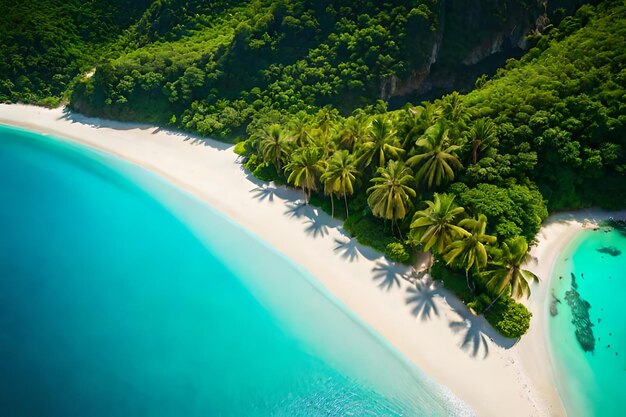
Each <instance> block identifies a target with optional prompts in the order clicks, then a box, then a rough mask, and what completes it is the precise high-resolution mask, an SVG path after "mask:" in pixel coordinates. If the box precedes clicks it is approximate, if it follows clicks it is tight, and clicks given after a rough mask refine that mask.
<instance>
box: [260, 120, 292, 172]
mask: <svg viewBox="0 0 626 417" xmlns="http://www.w3.org/2000/svg"><path fill="white" fill-rule="evenodd" d="M259 138H260V140H261V142H260V144H259V149H260V151H261V155H262V156H263V160H264V161H265V162H271V163H273V164H274V167H276V171H277V172H279V173H280V172H281V169H282V162H283V159H285V158H286V157H287V156H289V139H288V137H287V135H286V134H285V132H284V131H283V128H282V127H281V126H280V125H277V124H273V125H269V126H267V127H266V128H265V129H263V130H262V131H261V133H260V134H259Z"/></svg>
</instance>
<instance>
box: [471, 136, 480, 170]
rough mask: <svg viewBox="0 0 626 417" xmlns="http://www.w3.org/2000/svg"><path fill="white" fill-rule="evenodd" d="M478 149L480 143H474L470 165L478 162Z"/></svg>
mask: <svg viewBox="0 0 626 417" xmlns="http://www.w3.org/2000/svg"><path fill="white" fill-rule="evenodd" d="M479 147H480V141H478V140H477V141H474V146H472V164H475V163H476V162H478V148H479Z"/></svg>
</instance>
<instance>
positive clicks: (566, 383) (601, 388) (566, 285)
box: [549, 228, 626, 417]
mask: <svg viewBox="0 0 626 417" xmlns="http://www.w3.org/2000/svg"><path fill="white" fill-rule="evenodd" d="M572 274H573V275H574V283H575V286H576V291H577V292H578V294H579V297H580V299H581V300H582V301H581V302H582V303H588V304H586V305H587V307H588V310H587V313H588V318H589V323H590V324H591V326H590V329H591V332H592V334H593V337H592V338H591V339H590V340H593V342H594V343H591V344H585V346H587V351H585V349H583V345H582V344H581V343H580V342H579V341H578V339H577V337H576V326H575V325H574V324H573V323H572V319H573V317H574V316H573V313H572V309H571V308H570V306H569V305H568V303H567V293H568V292H570V291H572ZM552 288H553V291H554V292H553V294H554V295H555V296H556V297H557V298H558V299H559V300H560V301H561V302H560V303H559V304H558V305H557V307H558V315H557V316H555V317H552V318H551V320H550V323H549V328H550V340H551V344H552V352H553V355H554V361H555V366H556V368H557V376H558V388H559V392H560V394H561V397H562V398H563V401H564V404H565V406H566V409H567V412H568V415H570V416H571V417H579V416H580V417H595V416H601V417H613V416H615V417H620V416H623V415H625V413H626V396H625V395H624V382H626V322H625V317H626V314H625V313H624V311H625V310H624V294H626V236H624V235H623V234H621V233H620V232H618V231H616V230H609V229H605V228H601V229H600V230H586V231H583V232H581V233H580V235H579V236H577V238H576V239H574V241H572V243H571V244H570V245H569V246H568V247H567V248H566V249H565V251H564V252H563V253H562V254H561V255H560V259H558V262H557V265H556V267H555V270H554V272H553V277H552ZM571 294H572V293H570V295H571ZM579 322H580V320H579ZM583 340H589V339H585V338H583Z"/></svg>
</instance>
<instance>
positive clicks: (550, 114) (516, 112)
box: [467, 0, 626, 239]
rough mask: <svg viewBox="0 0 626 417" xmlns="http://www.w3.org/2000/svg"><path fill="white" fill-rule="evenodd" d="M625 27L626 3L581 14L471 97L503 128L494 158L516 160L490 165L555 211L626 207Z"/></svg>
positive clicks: (474, 104) (610, 3) (482, 112)
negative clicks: (505, 170)
mask: <svg viewBox="0 0 626 417" xmlns="http://www.w3.org/2000/svg"><path fill="white" fill-rule="evenodd" d="M625 21H626V5H625V4H624V3H623V2H619V1H610V0H609V1H603V2H602V3H601V4H600V5H598V6H595V7H594V6H590V5H586V6H584V7H581V9H580V10H579V11H578V12H577V13H576V15H575V16H571V17H567V18H565V19H563V21H562V22H561V24H560V25H559V27H558V29H553V30H552V31H551V32H550V34H549V35H547V36H544V37H543V38H541V39H540V40H539V42H538V44H537V46H536V47H535V48H534V49H532V50H531V51H529V53H528V54H526V55H525V56H524V57H522V58H521V59H520V60H519V61H515V60H513V61H511V62H510V63H509V64H508V65H507V67H506V68H505V69H501V70H498V73H497V75H496V76H495V77H494V79H492V80H489V81H487V82H485V83H484V84H483V86H482V87H481V88H479V89H477V90H475V91H473V92H472V93H470V94H469V95H468V96H467V103H468V106H469V107H471V108H472V109H473V112H474V113H475V114H477V115H480V116H487V117H490V118H491V119H492V120H493V121H494V123H495V124H496V125H497V130H498V137H499V146H498V149H497V153H494V155H510V157H509V158H510V159H509V161H503V160H502V158H501V157H499V158H500V162H497V158H494V159H493V162H491V164H494V163H498V164H500V165H502V164H505V165H508V166H509V167H510V170H511V174H513V175H514V176H516V177H518V178H519V180H521V181H522V183H523V181H524V178H528V179H531V180H532V181H533V182H535V183H536V184H537V186H538V188H539V190H540V191H541V193H542V194H543V196H544V198H545V199H546V200H547V203H548V207H549V208H550V210H560V209H572V208H580V207H588V206H594V205H596V206H597V205H600V206H604V207H608V208H617V207H618V206H622V207H623V203H622V202H620V201H619V199H618V198H615V196H617V195H624V194H626V154H625V152H624V149H625V147H626V135H625V133H626V118H625V117H624V108H623V102H624V100H623V97H624V94H625V93H626V76H625V74H626V73H625V72H624V71H625V69H624V64H625V63H626V61H625V60H624V51H625V50H626V25H625V24H624V22H625ZM518 226H519V224H518ZM529 231H531V230H530V229H529ZM510 234H511V233H508V235H510ZM525 236H526V238H527V239H529V238H530V236H529V235H528V234H526V233H525Z"/></svg>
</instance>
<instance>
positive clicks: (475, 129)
mask: <svg viewBox="0 0 626 417" xmlns="http://www.w3.org/2000/svg"><path fill="white" fill-rule="evenodd" d="M469 140H470V142H471V144H472V164H475V163H476V162H478V154H479V152H483V151H484V150H485V149H487V148H488V147H490V146H492V145H494V144H495V143H497V141H498V139H497V137H496V126H495V124H494V123H493V121H492V120H491V119H487V118H482V119H478V120H476V122H475V123H474V125H473V126H472V128H471V129H470V131H469Z"/></svg>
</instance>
